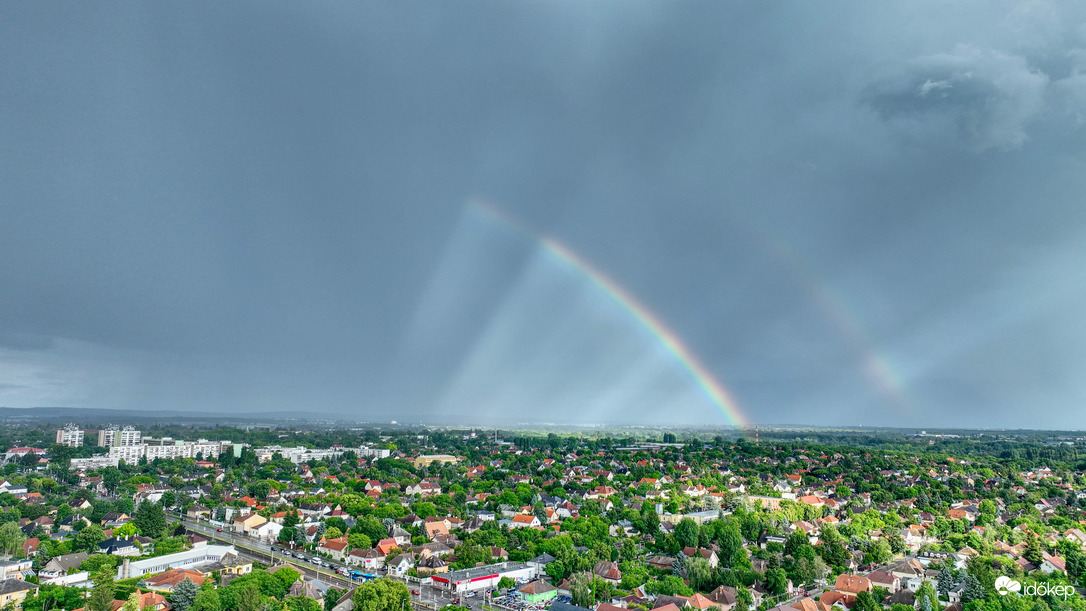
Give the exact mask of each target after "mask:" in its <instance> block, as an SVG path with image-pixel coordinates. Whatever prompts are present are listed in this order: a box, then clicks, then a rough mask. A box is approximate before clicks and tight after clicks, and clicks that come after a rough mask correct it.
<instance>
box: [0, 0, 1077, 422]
mask: <svg viewBox="0 0 1086 611" xmlns="http://www.w3.org/2000/svg"><path fill="white" fill-rule="evenodd" d="M3 10H4V18H3V19H0V70H2V73H3V74H4V76H5V82H6V83H9V84H11V86H8V87H5V88H3V90H0V116H3V117H4V119H3V121H2V122H0V142H3V144H2V145H0V146H2V148H0V156H2V158H0V161H2V163H0V286H2V287H3V290H0V365H2V367H3V368H0V384H8V385H11V386H6V387H4V389H3V393H4V394H3V395H2V396H0V399H2V400H3V401H2V402H4V403H6V404H10V405H35V404H43V402H50V403H51V404H54V405H55V404H71V405H93V406H96V407H126V408H137V407H140V408H144V407H152V408H153V407H170V408H185V407H202V406H208V405H212V406H216V407H220V406H221V407H223V408H228V409H245V410H256V409H272V410H275V409H295V408H299V407H302V408H312V409H314V410H316V411H336V412H340V413H347V414H357V415H359V416H372V417H374V418H379V419H386V418H387V417H388V414H389V413H391V412H390V411H389V410H392V411H395V413H397V414H399V415H400V416H402V417H401V418H400V419H403V417H406V416H419V415H422V414H425V413H427V411H428V410H429V409H431V408H432V407H433V406H435V405H439V404H442V401H443V399H444V398H445V397H444V394H445V393H447V392H449V389H450V388H463V386H464V384H468V383H469V382H471V381H472V380H476V379H482V378H480V377H479V376H484V374H485V375H492V376H494V378H495V380H497V381H499V382H500V381H501V380H503V379H504V378H512V379H517V380H523V381H524V384H525V388H529V387H533V386H532V385H543V384H542V382H544V381H548V382H551V381H553V380H556V379H557V380H560V381H561V382H559V383H551V384H550V386H552V387H553V386H564V387H568V388H569V389H571V390H570V392H571V393H573V394H572V395H570V396H572V397H574V398H575V400H576V401H588V402H592V401H593V398H592V397H591V396H589V395H587V394H584V392H582V390H583V389H584V388H587V387H591V386H592V384H593V383H594V380H595V379H596V378H593V377H592V376H591V375H590V374H592V373H593V372H585V371H581V372H578V371H567V370H565V369H563V368H562V367H563V363H564V361H573V360H574V359H563V352H562V350H561V346H557V347H556V346H555V341H547V340H548V339H549V338H548V337H547V335H546V333H547V330H548V329H551V328H552V326H553V328H556V329H563V330H564V331H563V332H564V333H566V334H568V335H570V336H574V337H577V338H578V341H580V342H582V343H587V344H592V342H591V341H590V340H592V337H593V335H592V333H594V332H598V333H599V334H600V335H599V337H600V339H599V340H598V342H603V343H601V344H600V345H596V346H590V347H591V348H592V349H603V350H602V352H601V354H603V355H604V356H606V355H607V350H605V348H607V346H625V348H623V350H626V351H627V352H628V354H626V355H625V356H628V357H629V358H630V360H631V362H638V363H654V362H655V361H654V360H653V358H654V357H653V354H654V352H653V351H654V350H656V349H657V348H658V346H657V345H655V344H653V343H652V341H651V339H648V340H643V339H637V340H636V341H634V340H633V339H631V338H638V337H641V336H638V335H631V336H629V337H615V336H614V334H615V333H619V332H620V330H621V329H623V328H626V327H624V326H623V324H619V323H623V321H625V322H626V323H628V322H629V319H628V318H623V316H625V315H624V314H623V313H622V311H621V307H620V306H618V305H615V304H614V303H611V304H610V305H607V304H606V302H604V303H597V304H596V305H594V306H592V307H589V306H587V305H583V306H582V307H584V308H587V309H586V310H583V312H584V315H583V317H582V318H583V320H586V321H593V320H599V321H600V322H599V323H598V324H595V325H594V326H589V327H586V328H584V329H578V328H574V327H570V326H569V325H571V324H574V323H573V322H570V320H569V318H570V316H571V312H582V310H576V309H572V306H571V305H570V304H569V303H563V302H560V301H559V300H558V296H559V295H566V296H569V295H574V296H577V298H578V299H588V300H589V302H586V303H595V302H592V301H591V299H590V298H591V297H592V295H593V294H594V293H591V291H589V293H585V292H584V290H589V289H584V288H583V286H582V285H587V284H588V281H587V280H586V279H584V278H583V277H581V278H578V276H577V275H576V274H575V272H570V271H568V270H567V272H566V276H565V278H566V280H561V282H568V283H574V284H559V285H556V286H557V287H558V288H560V289H561V290H556V291H554V292H553V293H552V294H551V295H547V294H545V293H544V294H534V293H533V294H520V295H518V294H516V291H518V290H521V289H518V288H517V287H524V286H534V285H532V284H531V283H530V282H528V280H532V279H533V278H532V277H531V274H533V273H534V274H537V275H539V274H544V275H545V274H547V273H549V272H546V271H545V270H546V269H547V268H546V266H548V265H549V266H555V265H556V264H555V263H554V262H553V261H551V262H549V263H548V262H547V261H544V262H543V263H542V264H541V263H540V262H539V259H538V255H539V253H538V252H537V248H536V247H535V246H533V244H532V241H531V238H529V237H527V236H526V235H515V234H510V233H508V232H506V233H503V230H502V229H500V228H497V227H494V226H493V225H488V224H486V223H485V222H482V221H480V219H477V218H472V217H471V215H470V213H469V212H467V210H468V209H467V208H466V205H467V202H468V201H469V199H470V198H472V197H480V198H483V199H485V200H487V201H489V202H492V203H493V204H494V205H496V206H497V207H499V208H501V209H503V210H505V211H507V212H508V213H510V214H512V215H513V216H515V217H516V218H518V219H521V220H522V221H523V222H524V223H525V224H526V225H528V226H529V227H531V228H532V229H533V230H535V231H537V232H542V233H548V234H552V235H554V236H557V237H558V238H559V239H561V240H562V241H563V242H565V243H566V244H568V245H569V246H570V247H572V248H573V249H574V250H575V251H577V252H578V253H579V254H581V255H582V256H584V257H585V258H586V259H588V260H589V261H591V262H592V263H593V264H594V265H595V266H597V267H598V268H600V269H601V270H603V271H604V272H606V273H607V274H608V275H610V276H612V277H613V278H614V279H615V280H616V281H617V282H618V283H620V284H621V285H623V286H624V287H626V288H627V289H628V290H629V291H630V292H631V293H632V294H633V295H635V296H637V298H638V299H639V300H641V301H642V302H644V304H645V305H647V306H648V307H649V308H651V309H652V310H654V311H656V312H657V313H658V314H659V315H660V317H661V318H662V319H663V320H664V321H666V322H667V323H668V324H669V325H670V326H672V327H673V328H674V329H675V330H676V331H677V332H678V334H679V335H680V336H681V337H683V338H684V339H685V341H686V342H687V343H688V344H689V345H690V347H691V348H692V349H693V351H694V352H695V353H696V354H698V355H699V356H700V357H701V358H702V360H704V361H705V363H706V364H707V366H708V367H709V368H710V369H711V370H712V371H713V373H714V374H715V375H716V376H717V377H719V378H720V379H721V380H723V381H724V382H725V383H726V384H727V385H728V386H729V387H730V388H731V390H732V391H733V392H734V394H735V395H736V397H737V398H738V399H739V401H740V403H742V404H743V405H744V406H746V408H747V409H748V411H749V412H750V413H751V415H752V418H754V419H755V420H757V421H759V422H782V421H787V422H824V423H831V424H847V423H852V422H857V421H861V420H862V421H863V422H865V423H867V424H878V423H886V424H902V425H910V424H916V425H919V426H929V423H931V422H932V421H933V420H935V419H937V418H941V417H942V415H944V414H946V413H947V410H949V409H952V408H954V407H955V406H965V407H962V410H963V411H962V413H961V414H960V415H957V416H955V419H954V421H953V422H947V424H968V423H970V422H971V421H972V419H971V418H972V415H973V414H975V413H978V410H983V412H984V413H985V414H988V415H990V416H991V418H990V420H991V423H992V424H993V425H1000V424H1005V425H1014V424H1021V422H1020V418H1019V417H1018V415H1017V414H1020V409H1021V406H1022V405H1036V404H1038V403H1042V402H1043V403H1044V404H1046V405H1051V406H1052V408H1051V409H1052V411H1051V414H1050V415H1049V416H1045V418H1048V420H1046V421H1045V422H1044V423H1043V424H1044V425H1058V424H1061V423H1062V424H1063V425H1064V426H1086V422H1084V421H1081V418H1079V419H1078V420H1075V421H1073V422H1065V421H1064V419H1063V416H1064V415H1068V414H1071V413H1072V412H1071V411H1070V410H1072V406H1074V405H1077V402H1078V400H1079V398H1080V397H1081V396H1082V395H1083V394H1084V393H1086V385H1084V384H1083V383H1082V382H1080V381H1079V377H1080V376H1078V375H1077V370H1076V367H1075V365H1074V364H1075V363H1077V362H1079V360H1078V357H1079V356H1080V352H1081V351H1080V349H1079V348H1078V346H1080V345H1086V330H1084V329H1082V328H1081V327H1080V325H1078V324H1077V315H1076V314H1075V311H1076V310H1075V306H1078V305H1083V301H1086V295H1082V294H1080V293H1078V292H1075V291H1068V290H1066V289H1065V287H1067V286H1077V285H1078V284H1079V283H1077V282H1076V281H1075V278H1076V276H1077V274H1078V272H1077V268H1076V264H1077V262H1078V261H1081V260H1082V257H1083V256H1086V225H1084V223H1086V209H1084V208H1083V207H1082V206H1081V204H1080V199H1081V193H1083V192H1084V189H1086V178H1084V176H1086V171H1083V170H1084V168H1083V157H1082V151H1083V146H1082V145H1083V140H1084V132H1083V124H1084V121H1086V119H1084V116H1086V115H1084V112H1083V110H1082V109H1083V108H1084V107H1086V78H1084V77H1083V74H1086V27H1084V25H1083V24H1084V23H1086V17H1084V11H1083V9H1081V8H1079V7H1077V6H1074V5H1069V4H1060V3H1046V2H1034V3H1020V4H1019V3H1006V4H1001V5H990V4H986V3H962V4H955V5H952V6H947V5H945V4H943V3H911V4H909V5H903V6H892V5H871V4H868V3H852V4H835V5H810V4H803V3H793V4H774V5H764V4H754V3H752V4H721V3H704V4H698V3H693V4H691V3H686V4H672V3H642V2H632V3H624V4H623V5H622V8H621V10H616V9H615V7H612V6H608V5H604V4H590V3H577V2H568V3H563V2H558V3H508V2H500V3H498V2H496V3H470V4H451V3H440V4H412V3H399V4H396V5H390V6H386V7H378V8H374V7H366V8H365V9H363V8H356V7H353V6H349V5H336V4H318V5H312V4H311V5H293V4H287V3H280V4H240V3H235V4H229V5H220V4H211V3H188V4H185V5H176V6H168V5H155V6H150V5H146V6H145V5H115V6H106V5H80V4H69V5H54V6H52V7H41V6H33V5H23V6H14V7H12V6H8V7H5V8H4V9H3ZM533 265H537V266H538V265H543V266H544V267H543V268H542V269H543V270H544V271H539V270H537V269H536V268H533V267H532V266H533ZM556 269H557V268H556ZM533 270H535V271H533ZM526 279H527V280H526ZM534 279H535V280H541V279H543V277H542V276H540V277H539V278H534ZM546 279H548V280H549V281H553V282H560V280H559V279H557V277H556V278H550V277H549V276H547V277H546ZM577 283H579V284H577ZM582 289H583V290H582ZM548 299H554V301H546V300H548ZM566 299H567V300H568V299H571V297H566ZM539 301H542V303H541V304H539V303H536V302H539ZM533 303H536V305H538V306H539V307H528V305H530V304H533ZM518 304H519V305H518ZM593 308H602V309H593ZM594 316H598V317H600V318H599V319H596V318H593V317H594ZM497 320H501V321H505V323H503V324H507V325H513V324H514V323H515V322H516V321H521V322H522V323H523V324H531V325H535V326H536V327H538V328H539V329H540V330H539V331H537V332H535V333H536V335H532V329H517V330H515V331H516V333H513V332H512V331H514V330H513V329H511V328H506V329H505V331H506V332H507V333H509V335H508V337H506V336H500V334H499V333H498V331H497V329H496V327H495V321H497ZM604 321H606V322H607V323H615V324H617V326H611V325H610V324H603V322H604ZM627 327H629V329H628V332H629V333H639V332H643V330H642V331H638V330H637V329H636V326H630V325H627ZM608 334H611V335H608ZM562 337H564V336H562ZM484 338H488V339H486V340H485V342H489V344H488V345H492V346H496V347H497V348H495V350H497V349H498V348H501V350H500V351H499V352H495V353H494V354H488V353H485V351H484V350H483V349H482V348H480V346H482V345H483V344H484V343H485V342H484ZM513 338H527V339H528V340H530V341H531V342H538V344H539V345H544V344H546V345H547V346H550V348H549V350H550V351H549V352H543V351H541V350H542V349H540V348H538V347H533V346H532V345H528V346H525V348H524V355H523V359H522V360H521V359H516V360H517V362H509V363H508V370H504V371H503V370H500V369H501V368H498V367H487V368H484V369H486V371H480V370H479V368H480V367H482V366H481V365H475V368H474V369H472V368H471V367H469V363H476V364H478V363H490V362H492V361H493V360H494V359H496V358H497V356H496V355H497V354H505V352H504V350H506V349H507V348H508V346H507V344H508V342H510V341H513ZM627 341H631V342H633V343H632V344H628V343H625V342H627ZM639 342H640V343H639ZM633 345H637V346H639V347H638V348H637V349H636V350H635V349H634V348H632V347H631V346H633ZM576 346H579V348H577V347H576ZM533 349H534V350H535V351H533ZM569 349H570V350H574V349H577V350H581V351H582V353H584V352H585V351H588V352H591V351H590V350H588V348H585V346H583V345H582V344H580V343H577V344H575V343H570V344H569ZM642 352H643V354H642ZM591 353H593V354H594V352H591ZM1042 355H1043V356H1044V358H1043V359H1041V361H1038V359H1039V358H1040V357H1041V356H1042ZM634 357H637V358H634ZM602 360H606V359H602ZM872 362H879V363H882V364H883V366H884V367H883V371H882V373H879V371H878V368H875V369H872V367H871V366H870V364H871V363H872ZM1038 362H1043V363H1044V366H1043V367H1040V366H1037V363H1038ZM582 369H583V367H582ZM544 370H545V371H544ZM535 371H538V374H537V377H532V375H529V374H532V373H533V372H535ZM631 371H632V370H631ZM872 371H875V373H872ZM649 373H653V374H654V375H655V373H660V372H656V371H655V370H653V371H650V372H649ZM469 374H470V375H469ZM578 374H582V375H580V377H578ZM601 375H602V374H601ZM660 375H664V374H662V373H661V374H660ZM880 376H881V378H885V379H880ZM484 377H485V376H484ZM626 377H627V378H628V377H630V376H626ZM650 377H651V376H650ZM665 377H666V376H665ZM619 378H622V376H619ZM891 378H894V379H891ZM669 380H670V378H669ZM497 383H498V382H495V384H497ZM607 383H608V382H607V381H606V380H603V381H601V382H600V384H601V385H606V384H607ZM667 383H668V384H669V383H670V382H667ZM457 384H459V385H460V386H459V387H458V386H457ZM895 385H897V387H899V390H900V393H897V391H895V390H894V389H895ZM664 386H666V384H664ZM632 388H635V387H634V386H630V387H629V388H619V387H617V386H616V387H614V388H611V387H608V388H607V389H606V390H607V391H608V393H610V394H607V395H606V396H612V397H613V396H622V395H623V393H624V392H626V393H627V394H628V392H632V391H631V390H630V389H632ZM468 390H469V391H471V392H465V396H475V394H474V393H475V391H476V390H478V389H474V388H471V389H468ZM507 390H508V393H507V394H508V396H511V397H518V398H521V395H520V394H517V393H515V392H513V391H512V390H510V389H507ZM513 390H515V389H513ZM574 390H576V392H573V391H574ZM652 390H653V389H650V388H645V389H641V391H643V392H644V393H645V395H646V396H649V395H651V391H652ZM641 391H639V392H641ZM896 394H900V397H899V396H895V395H896ZM653 396H654V395H653ZM902 397H903V399H902ZM683 400H684V401H685V400H686V399H685V398H684V399H683ZM684 405H685V404H684ZM504 409H508V408H504ZM872 410H874V411H872ZM508 411H509V412H510V417H511V419H516V418H517V417H520V416H521V415H528V414H529V413H534V412H539V411H546V409H545V407H543V406H518V407H515V408H512V409H508ZM638 413H639V414H641V415H638V416H637V417H638V418H642V417H644V418H649V417H658V415H657V416H652V414H651V413H648V412H646V413H644V414H642V413H641V412H638ZM872 413H874V414H876V415H875V416H872V415H870V414H872ZM563 414H565V415H564V416H563V417H574V416H576V415H577V414H576V412H575V411H574V412H563ZM621 414H622V410H621V409H620V407H616V408H615V409H614V411H613V413H605V412H598V413H594V414H592V416H593V417H597V418H599V419H621V418H622V416H621ZM584 417H586V418H587V417H588V416H584ZM714 417H716V416H714V415H713V414H712V413H711V412H707V411H706V410H705V406H704V405H701V406H695V407H692V408H691V409H690V410H689V411H688V412H683V415H682V416H681V419H683V420H688V421H712V418H714ZM1040 424H1041V423H1040V421H1038V425H1040Z"/></svg>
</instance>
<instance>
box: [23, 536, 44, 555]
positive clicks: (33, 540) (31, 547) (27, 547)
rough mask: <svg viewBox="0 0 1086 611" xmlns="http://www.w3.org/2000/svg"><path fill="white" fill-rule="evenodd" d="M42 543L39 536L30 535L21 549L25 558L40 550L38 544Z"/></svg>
mask: <svg viewBox="0 0 1086 611" xmlns="http://www.w3.org/2000/svg"><path fill="white" fill-rule="evenodd" d="M39 545H41V541H39V540H38V538H37V537H30V538H29V539H27V540H26V541H24V542H23V545H22V546H21V549H22V550H23V558H29V557H31V556H33V555H34V552H36V551H38V546H39Z"/></svg>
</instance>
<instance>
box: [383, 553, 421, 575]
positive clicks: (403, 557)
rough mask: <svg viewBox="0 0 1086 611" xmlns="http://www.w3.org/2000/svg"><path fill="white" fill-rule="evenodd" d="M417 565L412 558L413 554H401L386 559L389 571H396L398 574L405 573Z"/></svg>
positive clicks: (386, 567)
mask: <svg viewBox="0 0 1086 611" xmlns="http://www.w3.org/2000/svg"><path fill="white" fill-rule="evenodd" d="M414 566H415V561H414V560H413V559H412V557H411V554H400V555H398V556H396V557H394V558H392V559H391V560H387V559H386V560H385V569H386V570H387V571H388V572H389V573H396V574H398V575H404V574H406V573H407V571H408V570H409V569H411V568H412V567H414Z"/></svg>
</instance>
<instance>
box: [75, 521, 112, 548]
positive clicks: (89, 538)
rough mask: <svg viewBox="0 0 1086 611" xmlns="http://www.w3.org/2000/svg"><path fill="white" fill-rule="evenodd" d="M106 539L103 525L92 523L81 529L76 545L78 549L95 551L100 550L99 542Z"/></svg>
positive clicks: (76, 537) (76, 538)
mask: <svg viewBox="0 0 1086 611" xmlns="http://www.w3.org/2000/svg"><path fill="white" fill-rule="evenodd" d="M105 540H106V533H105V532H104V531H103V530H102V527H101V526H99V525H97V524H91V525H89V526H85V527H83V530H81V531H79V534H77V535H76V536H75V542H74V547H75V549H78V550H83V551H86V552H88V553H94V552H95V551H97V550H98V544H99V543H101V542H102V541H105Z"/></svg>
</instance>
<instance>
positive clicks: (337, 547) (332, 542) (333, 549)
mask: <svg viewBox="0 0 1086 611" xmlns="http://www.w3.org/2000/svg"><path fill="white" fill-rule="evenodd" d="M317 551H318V552H321V553H324V554H328V555H329V556H331V557H332V558H333V559H334V560H335V561H336V562H343V559H344V557H346V555H347V551H348V548H347V539H346V538H344V537H340V538H338V539H328V540H327V541H325V542H324V543H321V544H320V545H319V546H318V547H317Z"/></svg>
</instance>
